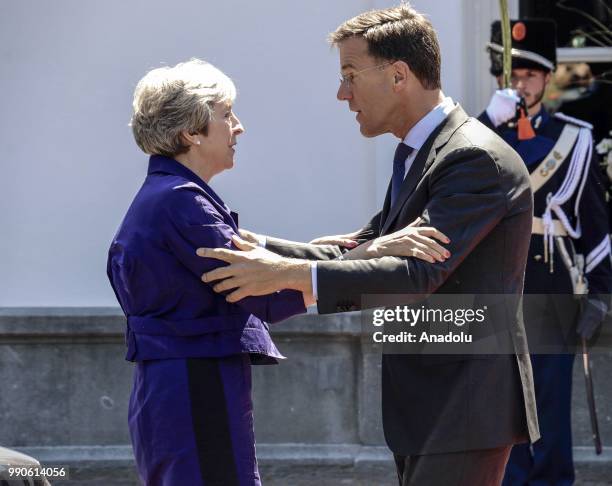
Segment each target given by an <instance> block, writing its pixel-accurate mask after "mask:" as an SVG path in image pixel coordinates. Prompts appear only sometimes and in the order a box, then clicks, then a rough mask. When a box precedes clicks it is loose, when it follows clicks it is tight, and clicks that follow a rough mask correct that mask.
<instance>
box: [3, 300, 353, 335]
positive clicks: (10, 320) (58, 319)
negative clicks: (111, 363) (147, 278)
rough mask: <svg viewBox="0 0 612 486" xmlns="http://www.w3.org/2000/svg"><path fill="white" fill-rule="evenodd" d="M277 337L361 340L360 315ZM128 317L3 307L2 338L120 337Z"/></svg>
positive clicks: (296, 321) (291, 324)
mask: <svg viewBox="0 0 612 486" xmlns="http://www.w3.org/2000/svg"><path fill="white" fill-rule="evenodd" d="M270 328H271V332H272V334H273V335H275V336H285V335H289V336H293V335H307V336H316V335H322V336H329V335H339V336H348V337H358V336H360V335H361V322H360V316H359V313H358V312H351V313H343V314H331V315H325V316H321V315H318V314H306V315H300V316H295V317H292V318H290V319H287V320H286V321H284V322H282V323H279V324H274V325H272V326H270ZM124 332H125V317H124V316H123V313H122V312H121V309H120V308H119V307H0V337H4V338H18V337H19V338H23V337H28V338H36V337H54V338H62V337H70V338H74V337H118V338H119V337H121V338H123V335H124Z"/></svg>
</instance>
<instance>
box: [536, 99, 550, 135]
mask: <svg viewBox="0 0 612 486" xmlns="http://www.w3.org/2000/svg"><path fill="white" fill-rule="evenodd" d="M548 120H550V115H549V114H548V112H547V111H546V108H544V105H542V106H541V107H540V111H539V112H538V113H537V114H536V115H534V116H532V117H531V126H532V127H533V128H534V130H538V129H540V128H541V127H543V126H544V125H546V124H547V123H548Z"/></svg>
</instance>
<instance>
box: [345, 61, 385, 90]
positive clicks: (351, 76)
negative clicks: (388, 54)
mask: <svg viewBox="0 0 612 486" xmlns="http://www.w3.org/2000/svg"><path fill="white" fill-rule="evenodd" d="M393 62H395V61H389V62H385V63H383V64H379V65H378V66H370V67H367V68H364V69H360V70H359V71H355V72H354V73H350V74H342V73H341V74H340V84H345V85H346V87H347V88H350V87H351V85H352V84H353V82H354V81H355V78H356V77H357V75H358V74H361V73H365V72H366V71H370V70H372V69H380V68H384V67H387V66H390V65H391V64H393Z"/></svg>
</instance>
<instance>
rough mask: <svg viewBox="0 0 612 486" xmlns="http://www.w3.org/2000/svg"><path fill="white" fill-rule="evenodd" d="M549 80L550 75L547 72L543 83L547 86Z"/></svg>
mask: <svg viewBox="0 0 612 486" xmlns="http://www.w3.org/2000/svg"><path fill="white" fill-rule="evenodd" d="M550 78H552V73H551V72H550V71H548V72H547V73H546V76H544V83H545V84H548V83H549V82H550Z"/></svg>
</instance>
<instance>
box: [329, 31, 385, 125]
mask: <svg viewBox="0 0 612 486" xmlns="http://www.w3.org/2000/svg"><path fill="white" fill-rule="evenodd" d="M338 49H339V51H340V70H341V75H342V76H343V81H341V82H340V87H339V88H338V94H337V98H338V100H340V101H348V104H349V109H350V110H351V111H354V112H356V113H357V116H356V119H357V122H358V123H359V130H360V132H361V134H362V135H364V136H365V137H375V136H377V135H381V134H383V133H387V132H390V131H391V126H390V123H391V117H390V116H389V114H390V113H391V111H392V100H393V97H392V96H390V95H391V94H392V86H393V83H392V82H390V78H389V76H391V79H392V74H391V71H392V69H389V67H390V66H391V63H390V62H385V61H384V60H380V59H376V58H375V57H372V56H371V55H370V54H368V44H367V42H366V41H365V40H364V39H363V38H361V37H352V38H349V39H346V40H344V41H342V42H340V43H339V45H338Z"/></svg>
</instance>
